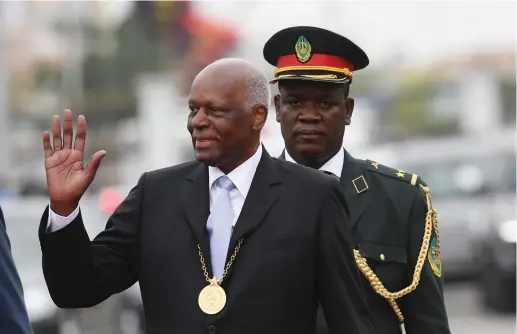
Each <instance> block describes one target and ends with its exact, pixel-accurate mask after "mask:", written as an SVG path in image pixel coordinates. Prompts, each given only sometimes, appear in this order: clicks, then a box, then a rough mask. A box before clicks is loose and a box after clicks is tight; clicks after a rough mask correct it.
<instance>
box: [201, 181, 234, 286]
mask: <svg viewBox="0 0 517 334" xmlns="http://www.w3.org/2000/svg"><path fill="white" fill-rule="evenodd" d="M215 185H216V186H218V187H219V188H220V191H219V195H218V196H217V198H216V199H215V205H214V208H213V209H212V212H211V213H210V216H209V217H208V221H207V224H206V229H207V231H208V236H209V237H210V259H211V261H212V273H213V275H214V276H215V278H216V279H218V280H220V279H221V277H222V275H223V271H224V265H225V264H226V255H227V253H228V246H229V244H230V238H231V235H232V228H233V214H234V213H233V207H232V203H231V200H230V191H231V190H232V189H233V188H235V185H234V184H233V183H232V181H231V180H230V179H229V178H228V177H227V176H226V175H224V176H221V177H219V178H218V179H217V180H215Z"/></svg>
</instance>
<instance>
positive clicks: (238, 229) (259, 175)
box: [228, 148, 282, 256]
mask: <svg viewBox="0 0 517 334" xmlns="http://www.w3.org/2000/svg"><path fill="white" fill-rule="evenodd" d="M281 183H282V179H281V177H280V173H279V171H278V170H277V168H276V166H275V163H274V160H273V159H272V158H271V157H270V156H269V154H268V153H267V151H266V150H265V148H264V151H263V153H262V157H261V159H260V162H259V164H258V167H257V171H256V173H255V176H254V177H253V181H252V182H251V187H250V191H249V192H248V196H247V197H246V200H245V201H244V206H243V207H242V211H241V213H240V215H239V218H238V220H237V223H236V224H235V228H234V230H233V233H232V237H231V240H230V251H229V252H228V256H231V254H232V253H233V249H234V248H235V246H236V244H237V242H238V241H239V239H241V238H245V237H247V236H248V235H250V234H251V233H253V232H254V231H255V230H256V229H257V228H258V227H259V225H260V223H262V221H263V220H264V218H265V217H266V215H267V213H268V212H269V210H270V209H271V208H272V207H273V205H274V204H275V203H276V201H277V200H278V195H277V194H278V185H280V184H281Z"/></svg>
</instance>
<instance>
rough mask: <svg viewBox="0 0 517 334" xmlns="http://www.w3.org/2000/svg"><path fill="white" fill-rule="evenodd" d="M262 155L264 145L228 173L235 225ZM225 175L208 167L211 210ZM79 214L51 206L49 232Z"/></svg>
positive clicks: (65, 224) (77, 210) (66, 223)
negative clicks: (59, 211) (58, 211)
mask: <svg viewBox="0 0 517 334" xmlns="http://www.w3.org/2000/svg"><path fill="white" fill-rule="evenodd" d="M261 157H262V145H259V147H258V149H257V151H256V152H255V154H253V156H251V158H249V159H248V160H246V161H245V162H244V163H242V164H241V165H240V166H239V167H237V168H235V169H234V170H233V171H231V172H230V173H228V175H227V176H228V178H229V179H230V180H231V181H232V182H233V184H234V185H235V188H233V189H232V190H231V191H230V199H231V202H232V207H233V213H234V219H233V226H235V223H236V222H237V219H238V218H239V215H240V213H241V210H242V206H243V205H244V201H245V200H246V196H248V192H249V190H250V187H251V182H252V181H253V177H254V176H255V172H256V171H257V167H258V164H259V162H260V159H261ZM222 175H224V173H223V172H222V171H221V170H220V169H219V168H217V167H210V166H209V167H208V190H209V192H210V211H212V208H213V207H214V203H215V201H216V199H217V196H218V195H219V191H220V188H219V187H218V186H216V185H215V184H214V182H215V180H217V179H218V178H219V177H220V176H222ZM77 215H79V207H77V208H76V209H75V210H74V212H72V213H71V214H70V215H69V216H68V217H63V216H60V215H58V214H56V213H54V212H53V211H52V209H50V207H49V216H48V218H49V219H48V225H47V226H48V227H47V231H48V232H55V231H58V230H60V229H62V228H63V227H65V226H67V225H68V224H70V223H71V222H72V221H73V220H74V219H75V218H76V217H77Z"/></svg>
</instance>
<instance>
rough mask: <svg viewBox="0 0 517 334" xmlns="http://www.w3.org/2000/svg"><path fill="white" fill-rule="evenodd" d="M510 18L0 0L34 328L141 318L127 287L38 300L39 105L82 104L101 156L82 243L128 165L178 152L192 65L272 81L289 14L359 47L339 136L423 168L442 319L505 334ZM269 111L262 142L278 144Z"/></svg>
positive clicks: (514, 229)
mask: <svg viewBox="0 0 517 334" xmlns="http://www.w3.org/2000/svg"><path fill="white" fill-rule="evenodd" d="M515 17H516V5H515V2H512V1H499V2H497V1H485V2H483V1H476V2H475V1H467V2H438V1H432V2H431V1H429V2H426V1H418V2H406V1H399V2H396V1H389V2H388V1H386V2H380V1H379V2H371V1H362V2H361V1H353V2H352V1H340V2H326V1H311V2H309V1H304V2H261V1H253V2H248V1H242V2H237V1H231V2H230V1H228V2H223V1H217V2H216V1H207V2H172V1H170V2H136V1H100V2H97V1H85V2H52V1H37V2H0V67H1V68H0V138H1V142H2V144H1V145H0V170H1V171H2V172H1V173H0V205H1V206H2V208H3V210H4V213H5V216H6V221H7V229H8V233H9V236H10V238H11V243H12V247H13V254H14V257H15V261H16V264H17V266H18V270H19V272H20V275H21V278H22V281H23V284H24V289H25V298H26V303H27V307H28V310H29V313H30V317H31V320H32V322H33V326H34V329H35V331H36V334H41V333H44V334H54V333H56V334H58V333H59V334H61V333H66V334H74V333H96V334H104V333H106V334H127V333H135V334H136V333H143V331H144V324H143V321H142V316H143V314H142V305H141V298H140V293H139V288H138V285H135V286H133V287H132V288H131V289H129V290H128V291H126V292H124V293H121V294H119V295H116V296H113V297H111V298H110V299H108V300H107V301H105V302H103V303H102V304H100V305H99V306H97V307H95V308H91V309H87V310H62V309H57V308H56V306H55V305H54V304H53V302H52V301H51V299H50V297H49V294H48V291H47V288H46V285H45V282H44V280H43V275H42V272H41V252H40V249H39V243H38V239H37V226H38V223H39V219H40V216H41V213H42V212H43V209H44V208H45V206H46V204H47V200H48V199H47V197H46V187H45V186H46V183H45V175H44V167H43V153H42V149H41V133H42V131H44V130H48V129H49V128H50V124H51V117H52V115H53V114H56V113H58V114H59V113H61V112H62V110H63V109H65V108H70V109H71V110H72V111H74V113H75V114H76V115H77V114H79V113H82V114H84V115H85V116H86V117H87V119H88V131H89V133H88V145H87V150H88V152H87V153H88V154H91V153H93V152H95V151H97V150H99V149H105V150H106V151H107V152H108V155H107V157H106V158H105V159H104V160H103V163H102V166H101V168H100V170H99V172H98V174H97V177H96V180H95V182H94V183H93V185H92V186H91V188H90V189H89V192H88V195H87V198H85V199H84V200H83V202H82V205H81V207H82V211H83V215H85V216H86V218H85V221H86V222H87V223H89V224H91V225H88V226H87V230H88V232H89V234H90V237H92V238H93V237H94V236H95V235H96V234H97V233H98V232H100V231H101V230H102V229H103V227H104V224H105V222H106V220H107V218H108V216H109V214H110V213H111V212H112V211H113V210H114V208H115V207H116V206H117V205H118V204H119V203H120V201H121V200H122V199H123V198H124V197H125V196H126V195H127V193H128V191H129V189H130V188H131V187H132V186H133V185H134V184H135V183H136V181H137V179H138V177H139V176H140V174H141V173H143V172H144V171H148V170H151V169H156V168H160V167H164V166H168V165H174V164H178V163H181V162H183V161H187V160H191V159H193V154H192V148H191V144H190V141H189V135H188V132H187V131H186V120H187V114H188V108H187V104H186V94H188V90H189V86H190V83H191V82H192V80H193V78H194V77H195V75H196V74H197V73H198V72H199V70H200V69H202V68H203V67H204V66H206V65H207V64H209V63H211V62H212V61H214V60H216V59H219V58H222V57H243V58H246V59H249V60H251V61H253V62H255V63H257V64H258V65H259V66H261V67H262V69H263V70H264V72H265V73H267V75H268V77H269V78H270V77H272V75H273V74H272V70H273V69H272V68H271V67H270V66H269V65H268V64H267V63H266V62H265V61H264V60H263V59H262V47H263V44H264V43H265V41H266V40H267V39H268V38H269V37H270V36H271V35H272V34H273V33H274V32H275V31H277V30H279V29H282V28H285V27H287V26H290V25H316V26H320V27H324V28H328V29H331V30H334V31H336V32H338V33H341V34H343V35H345V36H347V37H349V38H350V39H352V40H353V41H355V42H356V43H357V44H358V45H360V46H361V47H362V48H363V49H364V50H365V51H366V52H367V54H368V55H369V57H370V64H371V65H370V66H369V67H368V68H367V69H365V70H363V71H360V72H358V73H356V75H355V76H354V83H353V85H352V87H351V94H352V96H353V97H355V99H356V109H355V113H354V118H353V123H352V125H351V126H350V127H349V129H348V130H347V134H346V137H345V146H346V147H347V149H348V150H349V151H350V152H351V153H352V154H353V155H355V156H357V157H362V158H369V159H371V160H376V161H379V162H380V163H383V164H387V165H390V166H392V167H395V168H397V169H403V170H406V171H408V172H409V171H410V172H411V173H417V174H419V175H421V176H422V177H423V178H424V179H425V180H426V181H427V184H428V185H429V187H430V189H431V193H432V195H433V199H434V204H435V206H436V208H437V210H438V214H439V224H440V235H441V245H442V246H441V247H442V250H441V257H442V263H443V266H444V272H445V282H446V287H445V298H446V303H447V307H448V312H449V317H450V324H451V329H452V332H453V333H455V334H467V333H468V334H476V333H486V332H489V331H490V332H493V333H497V334H510V333H513V332H514V328H515V294H516V292H515V286H516V279H515V265H516V258H515V256H516V255H515V251H516V249H515V242H516V241H517V222H516V215H515V214H516V213H515V204H516V193H515V192H516V153H515V131H516V80H515V79H516V74H515V66H516V60H515V41H516V35H515V32H516V23H517V21H516V18H515ZM272 90H273V92H275V90H276V87H272ZM273 115H274V108H271V114H270V117H269V120H268V123H267V126H266V128H265V130H264V131H263V142H264V144H265V145H266V148H267V149H268V151H269V153H270V154H272V155H278V154H279V153H280V152H281V150H282V148H283V143H282V139H281V136H280V133H279V127H278V125H277V124H276V122H275V120H274V117H271V116H273Z"/></svg>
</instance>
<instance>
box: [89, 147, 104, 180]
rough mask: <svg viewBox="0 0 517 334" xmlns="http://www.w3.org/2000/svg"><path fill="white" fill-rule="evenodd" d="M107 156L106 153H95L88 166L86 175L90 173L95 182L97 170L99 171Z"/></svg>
mask: <svg viewBox="0 0 517 334" xmlns="http://www.w3.org/2000/svg"><path fill="white" fill-rule="evenodd" d="M104 156H106V151H104V150H102V151H98V152H96V153H94V154H93V155H92V157H91V159H90V161H89V162H88V164H87V165H86V173H88V176H89V177H90V178H91V179H92V180H93V178H94V177H95V174H96V173H97V169H99V165H100V164H101V160H102V158H104Z"/></svg>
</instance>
